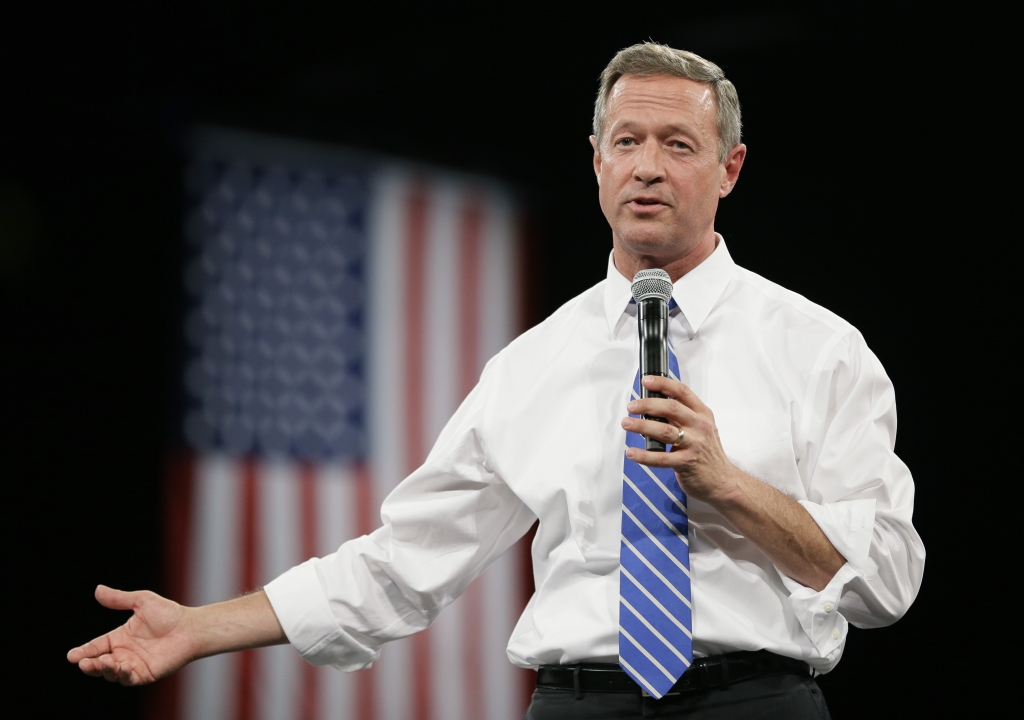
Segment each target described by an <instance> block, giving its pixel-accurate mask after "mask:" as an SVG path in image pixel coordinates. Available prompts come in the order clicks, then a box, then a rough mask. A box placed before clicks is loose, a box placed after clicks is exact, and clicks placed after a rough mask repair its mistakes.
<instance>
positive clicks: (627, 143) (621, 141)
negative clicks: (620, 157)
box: [616, 137, 636, 147]
mask: <svg viewBox="0 0 1024 720" xmlns="http://www.w3.org/2000/svg"><path fill="white" fill-rule="evenodd" d="M635 144H636V140H634V139H633V138H629V137H625V138H619V139H618V141H617V142H616V145H621V146H623V147H629V146H631V145H635Z"/></svg>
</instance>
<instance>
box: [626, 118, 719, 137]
mask: <svg viewBox="0 0 1024 720" xmlns="http://www.w3.org/2000/svg"><path fill="white" fill-rule="evenodd" d="M635 126H636V123H635V122H632V121H629V120H626V121H623V122H622V123H620V124H618V125H617V126H615V128H613V132H617V131H620V130H630V129H632V128H634V127H635ZM668 129H669V133H668V134H669V135H674V134H676V133H679V134H680V135H686V136H688V137H692V138H694V139H695V140H699V139H700V136H699V135H698V134H697V133H695V132H694V131H693V130H692V129H690V128H689V127H687V126H685V125H676V124H672V125H669V126H668Z"/></svg>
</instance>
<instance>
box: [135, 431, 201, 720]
mask: <svg viewBox="0 0 1024 720" xmlns="http://www.w3.org/2000/svg"><path fill="white" fill-rule="evenodd" d="M194 478H195V458H194V456H193V455H192V453H190V452H187V451H184V450H183V451H180V452H177V453H175V454H174V455H172V456H171V457H170V458H169V459H168V461H167V465H166V472H165V475H164V486H163V491H164V497H163V511H164V577H165V580H164V582H165V586H164V588H163V592H164V593H165V594H166V595H167V597H169V598H170V599H172V600H176V601H177V602H180V603H187V602H189V600H190V592H191V588H189V587H188V569H189V562H190V561H191V558H190V557H189V552H188V551H189V548H190V545H191V543H190V538H191V534H192V497H193V485H194V483H195V480H194ZM182 689H183V688H182V682H181V673H174V674H173V675H171V676H169V677H166V678H164V679H163V680H161V681H160V682H159V683H157V684H155V685H153V686H152V689H151V690H149V692H148V694H147V696H146V710H145V713H144V714H145V717H146V718H148V720H177V718H178V717H180V716H181V700H182Z"/></svg>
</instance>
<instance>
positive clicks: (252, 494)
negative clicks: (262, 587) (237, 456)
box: [235, 457, 260, 720]
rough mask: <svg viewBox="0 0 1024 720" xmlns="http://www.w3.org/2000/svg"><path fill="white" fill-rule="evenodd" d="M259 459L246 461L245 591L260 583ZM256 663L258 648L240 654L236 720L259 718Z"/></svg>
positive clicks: (243, 481)
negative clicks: (256, 650)
mask: <svg viewBox="0 0 1024 720" xmlns="http://www.w3.org/2000/svg"><path fill="white" fill-rule="evenodd" d="M256 474H257V461H256V459H255V458H251V457H250V458H246V459H245V460H243V461H242V478H241V494H242V498H241V500H242V516H241V518H240V520H241V523H240V524H241V528H240V530H241V535H242V537H241V541H242V542H241V548H242V566H241V573H240V575H241V576H240V577H239V581H240V582H239V585H240V588H239V589H240V590H241V592H249V591H250V590H252V589H253V588H255V587H256V583H257V582H259V580H258V578H259V553H258V546H259V519H258V518H259V510H260V508H259V487H258V482H259V480H258V478H257V476H256ZM256 663H257V655H256V652H255V651H254V650H246V651H245V652H242V653H239V658H238V688H237V690H238V704H237V705H236V707H235V718H236V720H254V719H255V717H256Z"/></svg>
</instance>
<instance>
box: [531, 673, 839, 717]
mask: <svg viewBox="0 0 1024 720" xmlns="http://www.w3.org/2000/svg"><path fill="white" fill-rule="evenodd" d="M620 718H621V719H622V720H626V719H632V718H666V719H670V718H686V719H687V720H734V719H736V720H740V719H742V720H747V719H748V718H749V719H750V720H769V718H770V719H771V720H831V716H830V715H829V714H828V708H827V707H826V706H825V698H824V697H822V695H821V690H820V689H818V684H817V683H816V682H814V679H813V678H810V677H802V676H799V675H769V676H768V677H760V678H755V679H753V680H745V681H743V682H740V683H735V684H733V685H730V686H729V687H728V688H725V689H714V690H706V691H704V692H693V693H684V694H680V695H669V696H666V697H664V698H662V699H661V700H655V699H654V698H651V697H642V696H641V695H639V694H634V693H597V692H588V693H583V694H582V696H581V697H580V699H578V700H577V699H576V694H575V693H574V692H573V691H572V690H555V689H552V688H537V689H536V690H535V691H534V692H533V699H532V701H531V702H530V708H529V709H528V710H527V711H526V715H524V716H523V720H613V719H614V720H619V719H620Z"/></svg>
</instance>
